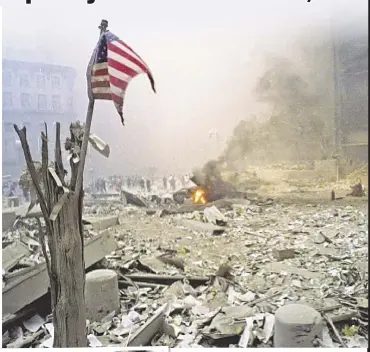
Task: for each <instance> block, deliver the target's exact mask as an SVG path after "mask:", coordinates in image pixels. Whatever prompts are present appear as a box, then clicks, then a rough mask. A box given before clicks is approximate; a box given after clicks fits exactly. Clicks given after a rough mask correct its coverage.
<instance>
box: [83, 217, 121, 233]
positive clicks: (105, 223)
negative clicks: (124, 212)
mask: <svg viewBox="0 0 370 352" xmlns="http://www.w3.org/2000/svg"><path fill="white" fill-rule="evenodd" d="M83 220H84V221H85V223H87V224H90V225H91V226H92V227H93V229H94V230H97V231H102V230H106V229H108V228H110V227H112V226H115V225H118V216H104V217H88V218H85V217H84V219H83Z"/></svg>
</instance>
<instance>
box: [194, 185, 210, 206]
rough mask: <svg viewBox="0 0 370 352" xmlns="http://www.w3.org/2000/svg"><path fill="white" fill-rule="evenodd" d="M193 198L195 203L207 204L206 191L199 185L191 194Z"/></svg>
mask: <svg viewBox="0 0 370 352" xmlns="http://www.w3.org/2000/svg"><path fill="white" fill-rule="evenodd" d="M191 198H192V200H193V202H194V203H195V204H206V203H207V198H206V191H205V190H204V189H203V188H201V187H198V188H197V189H196V190H195V191H194V192H193V193H192V195H191Z"/></svg>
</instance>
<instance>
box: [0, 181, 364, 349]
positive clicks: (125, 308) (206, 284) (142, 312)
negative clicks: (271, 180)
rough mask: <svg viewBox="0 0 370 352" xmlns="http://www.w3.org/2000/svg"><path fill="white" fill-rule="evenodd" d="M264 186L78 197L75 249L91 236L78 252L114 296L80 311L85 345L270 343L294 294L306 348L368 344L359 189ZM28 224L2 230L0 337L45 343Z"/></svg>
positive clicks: (32, 224) (47, 335) (47, 329)
mask: <svg viewBox="0 0 370 352" xmlns="http://www.w3.org/2000/svg"><path fill="white" fill-rule="evenodd" d="M153 192H156V188H155V185H154V186H153ZM153 192H152V193H153ZM305 192H306V193H305ZM323 192H324V191H323ZM134 193H135V194H134ZM267 193H268V192H265V193H263V190H262V191H261V192H260V193H259V194H258V195H257V194H255V195H253V196H250V197H249V198H248V197H247V199H245V197H244V196H243V197H242V198H239V199H238V198H235V195H234V196H233V198H232V199H231V198H225V199H221V200H216V201H215V202H212V203H209V204H205V205H194V204H192V203H191V200H189V199H188V198H187V195H186V192H183V195H184V197H183V199H181V201H180V202H179V201H177V200H176V199H174V198H173V197H171V195H169V194H167V193H166V194H165V193H163V192H162V193H161V192H159V191H158V192H156V193H153V194H144V193H140V192H131V191H130V192H128V191H125V193H123V197H122V194H121V195H119V194H117V195H112V196H110V195H109V196H104V195H102V196H95V197H94V198H92V197H91V198H90V199H86V202H85V210H84V213H85V214H84V224H85V235H86V246H85V251H88V249H87V246H88V244H89V243H90V242H89V241H94V239H97V238H101V239H102V240H99V241H100V242H99V246H97V247H99V250H98V249H94V251H92V252H91V253H90V254H85V257H86V258H85V260H86V268H87V271H88V272H89V271H91V270H92V269H94V270H97V269H98V270H100V269H104V270H106V269H109V270H113V271H115V272H116V273H117V277H118V288H119V296H120V297H119V301H120V308H119V309H118V310H117V309H116V308H112V311H111V312H109V313H108V314H107V315H105V316H104V317H102V318H101V317H100V316H99V319H100V320H98V321H88V322H87V326H88V340H89V345H90V346H91V347H102V346H104V347H107V346H115V347H118V346H139V345H147V346H148V345H150V346H170V347H243V348H246V347H273V346H274V340H276V341H281V336H283V339H284V338H286V336H287V335H289V333H291V331H292V329H291V327H290V328H287V326H288V325H289V324H291V322H288V321H287V316H286V313H284V310H286V309H285V308H286V306H287V305H291V304H297V305H300V306H302V305H303V307H304V308H302V311H303V312H306V311H311V312H317V314H318V316H319V317H320V319H321V320H320V324H322V325H320V326H319V327H318V328H317V329H318V330H320V334H319V337H318V336H316V337H314V338H313V339H311V337H308V341H309V342H308V343H309V344H310V345H312V347H314V346H315V347H339V346H342V347H364V346H366V347H367V339H368V333H367V326H368V269H367V263H368V215H367V208H368V206H367V199H366V197H365V198H360V199H356V200H354V201H353V199H349V198H343V199H341V200H338V201H334V202H333V201H330V187H326V188H325V194H327V199H326V200H325V199H324V198H323V197H322V196H320V197H317V198H315V199H313V198H312V197H311V201H308V200H307V199H308V198H309V195H311V196H312V194H311V193H310V194H308V193H309V192H308V190H304V189H303V190H302V193H303V194H302V195H301V194H299V196H302V199H303V200H304V201H297V202H296V201H293V200H292V199H291V197H290V196H291V194H289V197H286V199H285V200H284V199H283V198H284V197H282V196H281V194H279V196H276V197H274V198H275V199H274V200H273V199H271V198H269V197H267V196H266V194H267ZM271 193H272V191H271V189H270V194H271ZM339 193H340V191H339ZM263 194H265V196H264V195H263ZM305 196H307V199H306V198H305ZM175 198H176V197H175ZM179 203H180V204H179ZM3 217H4V215H3ZM41 222H42V221H41ZM38 231H39V230H38V225H37V221H36V220H35V219H33V218H29V219H25V220H24V221H23V222H20V223H19V224H18V225H16V226H15V228H12V227H10V228H9V229H6V230H5V231H4V230H3V243H4V242H6V243H7V246H6V247H4V246H3V328H4V326H6V329H3V345H4V346H5V345H8V347H51V346H52V337H53V325H52V321H51V316H50V315H48V314H50V312H49V313H47V314H46V315H45V313H44V314H41V313H40V312H39V311H38V310H37V308H35V307H32V304H33V303H32V302H35V301H36V300H37V299H40V297H42V296H43V295H45V294H46V293H47V284H48V277H47V273H46V270H45V268H44V266H43V265H44V261H43V257H42V254H41V251H40V246H39V244H38V239H37V236H38ZM110 238H112V239H113V238H114V241H113V242H114V243H113V242H111V241H110V240H109V239H110ZM95 250H96V251H97V252H98V253H97V252H95ZM14 251H16V253H15V254H13V252H14ZM4 253H5V254H6V255H5V256H4ZM85 253H86V252H85ZM96 253H97V254H96ZM4 258H5V259H4ZM4 260H5V261H4ZM42 268H44V269H42ZM40 272H43V273H44V274H43V276H42V277H41V276H40V275H41V274H39V273H40ZM91 272H92V271H91ZM35 273H38V274H37V275H36V276H35ZM90 275H91V274H90ZM40 277H41V278H40ZM35 283H36V285H37V286H40V287H42V289H41V290H40V292H39V293H36V294H34V295H32V294H30V293H29V292H32V290H34V291H35V289H33V288H32V289H31V288H30V287H33V286H31V285H33V284H35ZM17 285H18V286H20V287H21V288H20V290H19V291H17V292H19V293H17V294H15V293H14V292H16V291H14V290H16V287H17ZM9 287H11V288H12V290H9ZM41 291H42V292H41ZM7 292H9V293H8V296H7ZM27 296H30V297H27ZM113 296H114V292H113V293H112V297H113ZM15 300H16V301H20V302H21V303H19V304H13V303H12V301H15ZM112 300H113V298H112ZM30 307H31V308H32V309H31V308H30ZM282 307H283V309H282ZM284 307H285V308H284ZM27 309H28V311H27ZM287 310H288V311H289V309H287ZM277 311H278V314H277V315H276V316H275V313H276V312H277ZM27 312H28V313H27ZM279 312H280V313H279ZM4 313H7V314H5V315H4ZM305 314H306V313H305ZM305 314H303V315H305ZM307 314H308V313H307ZM312 314H313V313H312ZM315 314H316V313H315ZM308 315H309V314H308ZM305 317H307V316H305ZM305 317H304V318H305ZM304 318H302V319H303V320H304ZM307 319H308V318H307ZM288 320H289V319H288ZM308 320H309V319H308ZM4 324H5V325H4ZM287 324H288V325H287ZM284 329H285V330H284ZM289 329H290V330H289ZM293 330H294V329H293ZM274 334H280V335H279V336H275V339H274ZM281 334H282V335H281ZM279 338H280V340H279ZM291 339H293V340H294V336H293V337H291ZM4 341H5V342H4ZM276 341H275V342H276ZM306 342H307V341H306ZM306 342H305V343H306ZM277 343H278V344H281V342H277ZM275 347H278V346H275ZM283 347H284V346H283Z"/></svg>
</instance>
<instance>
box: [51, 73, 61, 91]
mask: <svg viewBox="0 0 370 352" xmlns="http://www.w3.org/2000/svg"><path fill="white" fill-rule="evenodd" d="M51 87H52V88H53V89H60V77H58V76H51Z"/></svg>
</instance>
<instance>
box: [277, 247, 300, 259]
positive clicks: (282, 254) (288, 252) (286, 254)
mask: <svg viewBox="0 0 370 352" xmlns="http://www.w3.org/2000/svg"><path fill="white" fill-rule="evenodd" d="M272 256H273V257H274V258H275V259H276V260H278V261H281V260H285V259H291V258H294V256H295V250H294V249H293V248H289V249H274V250H273V251H272Z"/></svg>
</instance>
